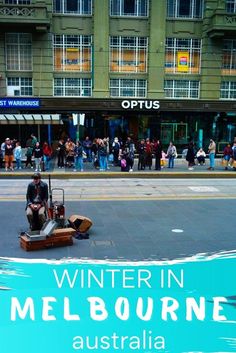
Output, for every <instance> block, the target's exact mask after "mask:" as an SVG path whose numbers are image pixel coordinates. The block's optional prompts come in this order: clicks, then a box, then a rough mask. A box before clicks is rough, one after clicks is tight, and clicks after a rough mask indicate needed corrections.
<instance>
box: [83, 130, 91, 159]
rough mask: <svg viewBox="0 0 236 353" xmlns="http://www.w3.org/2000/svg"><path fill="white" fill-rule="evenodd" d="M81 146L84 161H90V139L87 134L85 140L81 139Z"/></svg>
mask: <svg viewBox="0 0 236 353" xmlns="http://www.w3.org/2000/svg"><path fill="white" fill-rule="evenodd" d="M83 148H84V152H85V153H86V162H92V152H91V148H92V141H91V140H90V138H89V136H86V137H85V140H84V141H83Z"/></svg>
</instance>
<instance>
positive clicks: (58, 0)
mask: <svg viewBox="0 0 236 353" xmlns="http://www.w3.org/2000/svg"><path fill="white" fill-rule="evenodd" d="M67 1H69V0H53V13H56V14H63V15H74V16H92V14H93V0H77V3H78V11H76V12H75V11H66V2H67ZM84 2H87V3H88V8H89V11H88V12H85V10H84V8H85V7H84ZM58 7H59V8H60V10H58V11H57V8H58Z"/></svg>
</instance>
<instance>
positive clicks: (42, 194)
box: [26, 180, 48, 206]
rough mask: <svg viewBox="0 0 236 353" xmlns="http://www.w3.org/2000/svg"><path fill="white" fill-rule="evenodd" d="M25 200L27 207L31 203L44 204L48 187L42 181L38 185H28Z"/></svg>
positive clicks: (46, 199)
mask: <svg viewBox="0 0 236 353" xmlns="http://www.w3.org/2000/svg"><path fill="white" fill-rule="evenodd" d="M26 200H27V206H29V205H30V204H32V203H42V204H44V203H46V202H47V201H48V185H47V184H46V183H44V182H43V181H42V180H41V181H40V182H39V184H34V182H32V183H30V184H29V185H28V189H27V194H26Z"/></svg>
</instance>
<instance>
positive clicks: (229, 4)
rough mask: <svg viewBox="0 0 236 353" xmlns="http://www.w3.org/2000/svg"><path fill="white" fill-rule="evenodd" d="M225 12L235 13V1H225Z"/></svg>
mask: <svg viewBox="0 0 236 353" xmlns="http://www.w3.org/2000/svg"><path fill="white" fill-rule="evenodd" d="M226 11H227V12H228V13H236V0H226Z"/></svg>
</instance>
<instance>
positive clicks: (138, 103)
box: [121, 100, 160, 110]
mask: <svg viewBox="0 0 236 353" xmlns="http://www.w3.org/2000/svg"><path fill="white" fill-rule="evenodd" d="M121 106H122V108H123V109H141V110H142V109H143V110H152V109H154V110H158V109H159V108H160V102H159V101H157V100H123V101H122V102H121Z"/></svg>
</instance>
